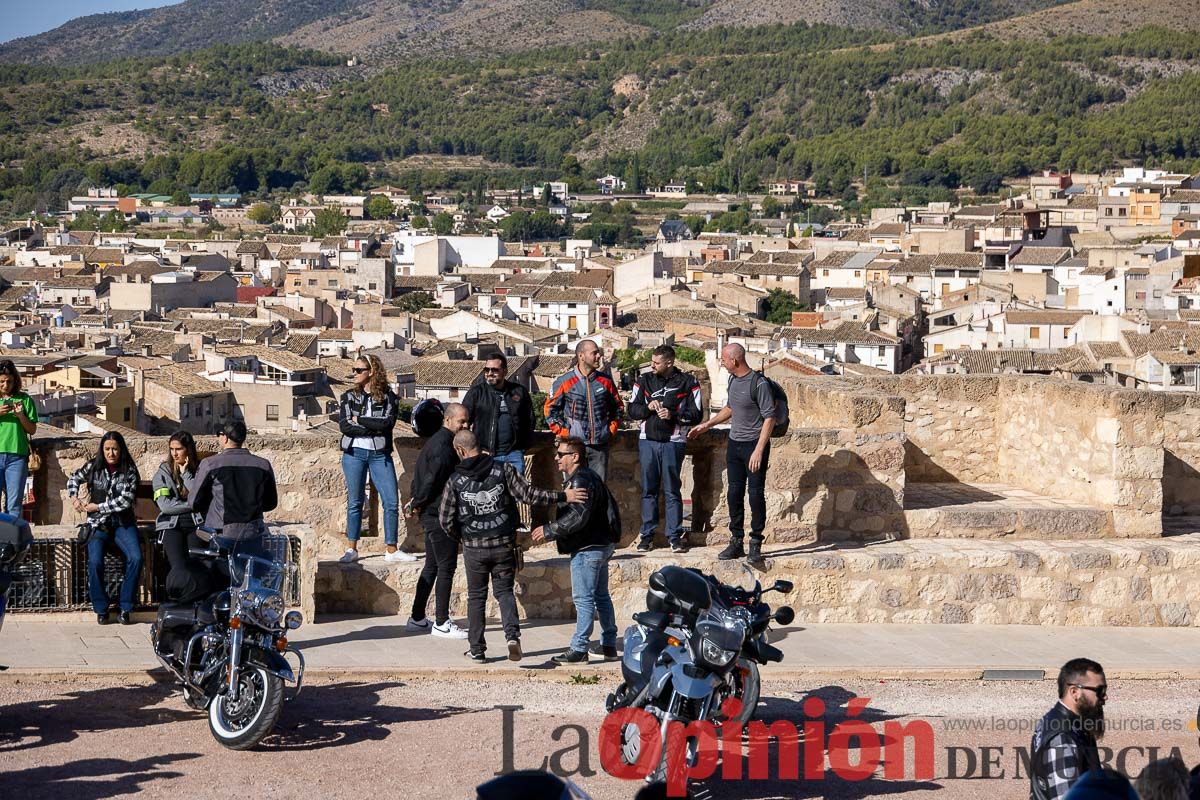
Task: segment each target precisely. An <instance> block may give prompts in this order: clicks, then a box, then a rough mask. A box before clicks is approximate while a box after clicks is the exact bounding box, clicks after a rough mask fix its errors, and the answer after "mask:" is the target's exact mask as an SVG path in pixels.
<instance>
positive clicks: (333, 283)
mask: <svg viewBox="0 0 1200 800" xmlns="http://www.w3.org/2000/svg"><path fill="white" fill-rule="evenodd" d="M326 283H327V284H328V285H329V287H330V288H331V289H336V288H337V280H336V279H334V278H330V279H329V280H328V281H327V282H326Z"/></svg>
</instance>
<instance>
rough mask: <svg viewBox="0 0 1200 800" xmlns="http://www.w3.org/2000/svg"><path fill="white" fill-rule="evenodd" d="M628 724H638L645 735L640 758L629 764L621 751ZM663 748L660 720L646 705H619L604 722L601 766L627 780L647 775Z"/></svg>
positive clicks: (601, 730) (610, 773) (641, 735)
mask: <svg viewBox="0 0 1200 800" xmlns="http://www.w3.org/2000/svg"><path fill="white" fill-rule="evenodd" d="M626 725H636V726H637V729H638V734H639V736H640V737H641V746H640V747H639V748H638V757H637V761H636V762H635V763H633V764H626V763H625V759H624V758H623V757H622V755H621V732H622V731H623V730H624V729H625V726H626ZM661 749H662V737H661V736H660V735H659V733H658V720H656V719H655V718H654V717H653V716H651V715H650V713H649V712H648V711H645V710H643V709H640V708H618V709H617V710H616V711H613V712H612V713H611V714H609V715H608V716H606V717H605V718H604V724H602V725H601V726H600V766H601V767H603V768H604V771H605V772H607V773H608V774H609V775H612V776H613V777H614V778H620V779H621V780H626V781H633V780H641V779H642V778H645V777H646V776H647V775H649V774H650V771H651V770H652V769H654V767H655V766H657V765H658V756H659V752H660V751H661Z"/></svg>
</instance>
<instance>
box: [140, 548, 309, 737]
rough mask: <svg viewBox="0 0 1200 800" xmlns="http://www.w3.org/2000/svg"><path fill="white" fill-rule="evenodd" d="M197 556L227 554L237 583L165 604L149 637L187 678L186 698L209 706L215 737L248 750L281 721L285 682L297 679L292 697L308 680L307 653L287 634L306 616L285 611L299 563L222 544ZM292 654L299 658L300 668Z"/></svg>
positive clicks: (175, 670) (171, 665) (181, 677)
mask: <svg viewBox="0 0 1200 800" xmlns="http://www.w3.org/2000/svg"><path fill="white" fill-rule="evenodd" d="M191 554H192V556H193V557H194V558H200V559H205V560H210V561H218V560H224V561H225V562H226V563H227V565H228V573H227V574H228V575H229V580H230V584H231V585H230V588H229V589H227V590H224V591H220V592H216V593H214V594H212V595H211V596H209V597H208V598H207V599H205V600H201V601H198V602H194V603H163V604H162V605H161V606H159V608H158V619H157V620H156V621H155V623H154V625H153V626H152V628H151V629H150V641H151V642H152V643H153V645H154V652H155V655H157V656H158V660H159V661H160V662H162V664H163V666H165V667H166V668H167V669H168V670H170V671H171V673H172V674H174V675H175V677H176V678H177V679H178V680H179V681H180V682H181V683H182V684H183V697H184V700H185V701H186V702H187V704H188V705H189V706H191V707H192V708H195V709H197V710H199V711H204V710H207V711H208V727H209V730H210V731H211V732H212V735H213V737H214V738H215V739H216V740H217V741H218V742H220V743H221V744H222V745H224V746H225V747H228V748H229V749H231V750H247V749H249V748H251V747H254V746H255V745H257V744H258V743H259V742H260V741H262V739H263V738H264V737H265V736H266V735H267V734H269V733H270V732H271V730H272V729H273V728H274V727H275V723H276V722H277V721H278V720H279V713H280V711H281V710H282V707H283V702H284V700H285V697H284V682H285V681H286V682H288V683H295V685H296V688H295V691H294V692H293V694H292V696H291V697H290V698H286V699H289V700H290V699H293V698H294V697H295V696H296V695H297V694H299V693H300V687H301V685H302V683H303V680H304V656H303V655H301V654H300V652H299V651H298V650H296V649H295V648H293V647H291V646H289V645H288V640H287V633H288V631H289V630H295V629H296V628H299V627H300V626H301V625H302V624H303V622H304V618H303V616H301V614H300V612H299V611H288V612H286V613H285V611H284V599H283V582H284V577H285V576H286V574H287V571H288V570H289V569H294V567H291V566H289V565H287V564H285V563H283V562H280V561H271V560H269V559H265V558H258V557H256V556H248V555H238V554H236V553H231V552H229V551H226V550H219V549H211V550H192V551H191ZM213 566H216V564H214V565H213ZM214 572H218V571H217V570H214ZM289 653H290V654H292V655H294V656H295V657H296V659H297V668H296V670H295V671H293V669H292V666H291V665H290V664H289V663H288V660H287V658H286V655H287V654H289Z"/></svg>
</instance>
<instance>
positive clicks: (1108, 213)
mask: <svg viewBox="0 0 1200 800" xmlns="http://www.w3.org/2000/svg"><path fill="white" fill-rule="evenodd" d="M1104 216H1106V217H1111V216H1112V209H1111V208H1106V209H1104Z"/></svg>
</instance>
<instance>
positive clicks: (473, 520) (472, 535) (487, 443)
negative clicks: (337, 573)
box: [0, 340, 780, 663]
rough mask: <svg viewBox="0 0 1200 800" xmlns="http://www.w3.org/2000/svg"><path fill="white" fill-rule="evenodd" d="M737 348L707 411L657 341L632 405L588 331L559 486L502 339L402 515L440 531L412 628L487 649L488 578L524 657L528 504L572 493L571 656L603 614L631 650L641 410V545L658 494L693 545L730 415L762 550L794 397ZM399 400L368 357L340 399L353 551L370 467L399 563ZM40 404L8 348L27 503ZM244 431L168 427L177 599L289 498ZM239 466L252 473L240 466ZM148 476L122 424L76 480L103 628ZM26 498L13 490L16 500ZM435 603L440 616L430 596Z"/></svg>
mask: <svg viewBox="0 0 1200 800" xmlns="http://www.w3.org/2000/svg"><path fill="white" fill-rule="evenodd" d="M721 361H722V364H723V365H724V367H725V368H726V369H727V370H728V372H729V374H730V380H729V386H728V402H727V404H726V406H725V408H723V409H722V410H721V411H720V412H718V413H717V414H716V415H715V416H714V417H712V418H711V419H709V420H708V421H704V416H705V411H704V408H705V402H704V401H705V398H704V397H703V394H702V391H701V387H700V384H699V382H698V381H697V380H696V378H695V377H694V376H693V375H692V374H690V373H688V372H684V371H682V370H680V369H679V368H678V367H677V366H676V365H675V351H674V349H673V348H671V347H670V346H666V345H664V346H661V347H658V348H655V349H654V351H653V353H652V356H651V361H650V369H649V370H648V371H646V372H645V373H644V374H641V375H638V376H637V377H636V380H635V381H634V383H633V391H632V396H631V398H630V401H629V405H628V408H626V406H625V403H624V402H623V401H622V398H621V395H620V393H619V392H618V390H617V387H616V384H615V383H614V381H613V378H612V376H611V374H610V373H609V372H608V370H607V369H605V367H604V352H603V350H602V349H601V348H600V347H599V346H598V345H597V344H596V343H595V342H593V341H591V340H584V341H582V342H581V343H580V344H579V345H578V346H577V347H576V349H575V361H574V366H573V367H572V369H571V370H570V371H569V372H567V373H566V374H565V375H563V376H561V377H560V378H559V379H558V380H556V381H555V382H554V384H553V387H552V389H551V391H550V393H549V394H548V396H547V399H546V402H545V408H544V413H545V419H546V423H547V426H548V427H549V428H550V430H551V431H552V432H554V433H555V434H556V449H555V455H554V458H555V463H556V465H557V466H558V469H559V472H560V473H561V475H562V477H563V484H562V486H561V487H560V488H557V489H553V490H548V489H542V488H538V487H535V486H532V485H531V484H530V483H529V482H528V481H527V480H526V478H525V453H526V451H527V450H528V449H529V447H530V445H531V443H532V441H533V438H534V432H535V422H534V410H533V400H532V398H531V396H530V394H529V391H528V389H527V388H526V387H524V386H521V385H520V384H518V383H516V382H513V381H511V380H509V379H508V359H507V358H506V357H505V355H504V354H503V353H501V352H499V351H496V352H493V353H492V354H490V355H489V356H487V358H486V360H485V361H484V368H483V380H482V381H480V382H479V383H477V384H476V385H474V386H472V387H471V389H470V390H469V391H468V392H467V394H466V395H465V396H464V397H463V399H462V402H461V403H449V404H447V405H445V406H444V407H443V406H441V405H440V404H436V408H435V409H434V413H435V414H436V422H435V423H434V425H435V426H436V427H437V430H436V432H434V433H433V434H432V435H431V436H429V437H428V440H427V441H426V443H425V445H424V447H423V448H422V450H421V453H420V455H419V457H418V459H417V464H416V469H415V470H414V472H413V479H412V482H411V484H410V486H409V491H408V500H407V502H406V503H405V504H404V506H403V510H404V513H405V514H407V515H411V516H414V517H415V518H416V519H417V520H418V521H419V524H420V526H421V528H422V533H423V535H424V539H425V541H424V544H425V547H424V559H425V563H424V567H423V569H422V571H421V574H420V578H419V580H418V583H417V588H416V591H415V593H414V597H413V605H412V610H411V614H410V617H409V619H408V621H407V623H406V628H407V629H408V630H409V631H411V632H418V633H420V632H428V633H430V634H432V635H434V636H440V637H445V638H451V639H466V640H468V644H469V649H468V650H467V652H466V655H467V657H469V658H471V659H473V660H475V661H482V660H484V659H485V658H486V655H485V654H486V649H487V645H486V641H485V637H484V612H485V608H486V601H487V593H488V587H489V585H490V586H491V591H492V593H493V594H494V596H495V597H496V599H497V602H498V603H499V606H500V612H501V625H502V628H503V631H504V636H505V642H506V644H507V648H508V657H509V658H510V659H514V660H517V659H520V658H521V648H520V626H519V624H518V620H517V611H516V599H515V596H514V593H513V585H514V582H515V578H516V574H517V572H518V571H519V569H520V566H521V551H520V549H519V548H518V546H517V543H516V542H517V533H518V531H519V530H520V527H521V517H520V513H519V510H518V504H519V503H520V504H528V505H543V506H552V505H553V506H557V514H556V515H555V521H554V522H552V523H550V524H547V525H545V526H540V527H538V528H536V529H535V530H533V531H532V536H533V539H534V541H535V542H539V543H540V542H553V543H554V544H555V546H556V548H557V549H558V551H559V552H560V553H562V554H563V555H567V556H569V557H570V561H571V580H572V595H573V599H574V602H575V606H576V609H577V618H578V627H577V630H576V632H575V635H574V636H573V637H572V639H571V641H570V643H569V645H568V646H567V648H566V649H565V650H564V652H563V653H561V654H560V655H559V656H556V657H555V660H556V661H558V662H560V663H577V662H581V661H585V660H587V658H588V653H589V640H590V638H591V635H592V630H593V625H594V619H595V618H596V617H598V618H599V621H600V647H599V655H600V656H601V657H603V658H607V659H611V658H616V621H615V618H614V612H613V604H612V599H611V598H610V597H609V592H608V563H609V561H610V560H611V558H612V556H613V552H614V549H615V547H616V545H617V543H618V542H619V539H620V530H621V524H620V516H619V511H618V509H617V506H616V503H615V502H614V501H613V499H612V495H611V493H609V491H608V489H607V487H606V486H605V481H606V479H607V477H608V467H609V448H610V446H611V444H612V442H613V437H614V435H615V434H616V431H617V430H618V428H619V426H620V424H621V421H622V416H623V415H624V414H626V413H627V414H628V416H629V418H630V419H632V420H634V421H635V422H637V423H638V426H639V429H640V430H639V442H638V455H639V460H640V465H641V478H642V502H641V526H640V531H639V533H640V535H639V537H638V540H637V550H638V551H640V552H648V551H650V550H652V549H653V547H654V537H655V536H656V535H657V533H658V531H659V529H660V518H659V502H660V498H661V500H662V501H663V506H664V507H665V524H664V525H662V529H663V533H664V535H665V538H666V540H667V543H668V545H669V546H670V548H671V550H672V551H673V552H676V553H682V552H686V550H687V547H688V542H687V533H686V531H685V530H684V528H683V519H684V517H683V497H682V475H681V469H682V465H683V459H684V450H685V448H686V444H687V441H688V439H689V438H694V437H696V436H698V435H700V434H702V433H703V432H704V431H706V430H709V429H710V428H712V427H713V426H715V425H719V424H722V423H725V422H729V423H730V432H729V446H728V463H727V467H728V475H729V497H728V503H729V512H730V540H729V543H728V546H727V547H725V549H724V550H722V551H721V553H720V554H719V557H720V558H721V559H725V560H729V559H738V558H746V559H747V560H749V561H750V562H760V561H761V559H762V551H761V545H762V539H763V530H764V528H765V524H766V500H765V491H764V489H765V484H766V472H767V469H768V465H769V460H770V450H771V441H770V439H771V436H772V434H773V433H775V432H777V423H778V422H779V412H780V408H779V406H778V404H777V399H776V398H777V395H776V392H775V391H774V387H775V384H774V383H773V382H772V381H770V380H769V379H767V378H766V377H765V376H763V375H762V373H761V372H757V371H754V370H752V369H750V367H749V365H747V363H746V353H745V351H744V350H743V349H742V347H741V346H739V345H736V344H731V345H728V346H726V347H725V348H724V350H723V351H722V353H721ZM399 412H400V402H399V399H398V398H397V396H396V394H395V392H394V391H393V390H392V388H391V387H390V385H389V383H388V378H387V373H386V371H385V370H384V367H383V365H382V364H381V363H380V361H379V359H378V358H377V357H375V356H373V355H364V356H362V357H360V358H358V359H357V360H356V362H355V365H354V368H353V379H352V386H351V387H350V388H349V389H348V390H347V391H346V392H344V393H343V394H342V396H341V399H340V403H339V409H338V425H339V429H340V432H341V438H340V441H339V447H340V449H341V451H342V471H343V475H344V478H345V485H346V494H347V504H346V538H347V545H346V549H345V552H344V553H343V555H342V556H341V559H340V560H341V561H342V562H343V563H346V564H350V563H354V562H355V561H357V560H358V559H359V549H358V548H359V539H360V536H361V531H362V527H363V508H364V505H365V503H366V492H367V485H368V484H367V478H368V476H369V477H370V485H371V486H372V487H373V488H374V491H375V492H377V493H378V497H379V502H380V509H381V515H382V527H383V536H384V544H385V547H386V552H385V553H384V555H383V559H384V561H385V562H402V561H415V560H416V558H417V557H416V556H415V555H413V554H410V553H406V552H404V551H403V550H402V549H401V548H400V542H399V527H400V526H399V516H400V513H401V502H400V495H401V492H400V487H399V486H398V482H397V477H396V466H395V462H394V460H393V459H394V457H393V437H394V429H395V426H396V422H397V420H398V417H399ZM36 424H37V413H36V410H35V409H33V404H32V403H31V402H28V396H27V395H24V394H23V393H21V392H20V377H19V376H18V375H17V372H16V370H15V368H13V367H12V364H11V362H0V463H2V464H3V466H4V486H5V490H6V495H7V498H8V499H7V507H8V508H10V509H11V508H12V504H13V503H14V502H16V503H17V508H18V510H19V503H20V499H21V497H22V496H23V485H24V476H25V474H26V472H27V469H28V466H27V464H26V460H27V459H28V457H29V456H28V454H29V446H28V436H29V435H30V434H32V433H33V432H34V430H35V429H36ZM245 439H246V429H245V425H244V424H243V423H240V422H237V421H231V422H229V423H227V424H226V425H225V427H224V429H223V431H222V432H221V434H220V441H221V446H222V451H221V453H220V454H218V455H217V456H213V457H210V458H206V459H204V460H201V459H200V458H199V456H198V454H197V451H196V443H195V440H194V439H193V437H192V436H191V434H189V433H186V432H183V431H181V432H178V433H176V434H174V435H172V436H171V437H170V440H169V443H168V451H167V453H166V454H165V456H166V457H165V458H164V460H163V462H162V464H161V465H160V466H159V467H158V469H157V470H156V472H155V474H154V478H153V493H154V494H153V497H154V502H155V504H156V505H157V507H158V511H159V515H158V519H157V521H156V524H155V529H156V531H157V533H158V540H159V542H160V544H161V545H162V547H163V549H164V552H165V554H166V557H167V560H168V563H169V564H170V572H169V574H168V576H167V593H168V597H169V598H170V599H172V600H177V601H178V600H181V599H186V598H190V597H196V596H200V595H201V594H202V593H203V592H204V591H205V590H206V589H208V587H209V586H210V585H211V576H210V575H209V573H208V571H207V570H206V569H204V568H202V567H200V566H198V565H197V562H196V560H195V559H192V558H190V557H189V550H191V549H195V548H197V547H203V546H205V543H206V542H207V540H209V539H210V538H212V537H213V536H217V537H221V538H224V539H227V540H229V541H232V542H234V543H236V544H237V545H238V546H239V547H240V548H241V550H242V552H247V551H248V550H252V551H254V552H261V550H262V543H261V537H262V535H263V533H264V529H263V526H262V515H263V514H264V513H266V512H268V511H270V510H272V509H273V508H274V507H275V504H276V502H277V498H276V488H275V482H274V474H273V472H272V471H271V467H270V464H268V463H267V462H266V461H264V460H263V459H261V458H259V457H257V456H254V455H252V454H250V453H249V452H248V451H246V450H245V449H244V447H243V445H244V442H245ZM235 476H236V477H235ZM140 481H141V476H140V474H139V473H138V468H137V465H136V463H135V462H134V459H133V457H132V456H131V455H130V453H129V449H128V447H127V446H126V443H125V440H124V438H123V437H122V436H121V434H119V433H116V432H110V433H106V434H105V435H104V436H103V437H102V438H101V440H100V443H99V446H98V448H97V451H96V453H95V456H94V457H93V458H92V459H91V460H90V461H88V462H87V463H85V464H84V465H83V466H82V467H81V468H80V469H79V470H77V471H76V472H74V473H73V474H72V475H71V476H70V477H69V479H68V481H67V494H68V496H69V498H70V502H71V504H72V506H73V507H74V509H75V510H76V511H77V512H78V513H79V514H80V515H82V516H83V517H84V523H83V525H82V526H81V527H82V529H83V535H84V536H85V537H86V538H87V549H88V578H89V580H88V586H89V594H90V599H91V603H92V607H93V610H94V611H95V613H96V615H97V619H98V621H99V622H100V623H101V624H105V623H107V622H109V621H110V616H111V613H112V611H113V604H112V599H111V598H110V597H109V596H108V594H107V591H106V588H105V582H104V579H103V566H104V553H105V551H106V549H110V548H111V547H116V548H117V549H119V550H120V551H121V553H122V554H123V556H124V561H125V577H124V580H123V581H122V582H121V588H120V597H119V598H118V601H117V605H116V607H115V609H116V612H117V619H118V620H119V621H120V622H122V623H125V624H128V623H129V621H130V618H129V615H130V612H131V611H132V609H133V606H134V600H135V597H136V592H137V583H138V575H139V574H140V571H141V566H142V555H141V548H140V546H139V542H138V536H137V530H136V526H135V515H134V508H135V502H136V493H137V488H138V486H139V484H140ZM747 487H748V488H749V498H750V531H749V533H750V543H749V551H748V552H747V551H746V550H745V549H744V544H743V542H744V538H745V495H746V490H747ZM14 497H15V498H16V500H15V501H14V499H13V498H14ZM460 550H461V552H462V567H463V569H464V570H465V571H466V575H467V593H468V602H467V607H468V613H467V624H466V628H465V629H464V628H463V627H460V626H459V625H458V624H457V623H456V622H455V621H454V620H452V619H451V618H450V593H451V591H450V589H451V585H452V583H453V579H454V573H455V572H456V570H457V569H458V563H459V551H460ZM431 596H432V597H433V598H434V609H433V611H434V614H433V619H432V620H431V619H430V618H429V617H428V616H427V611H428V609H427V606H428V603H429V599H430V597H431Z"/></svg>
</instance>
